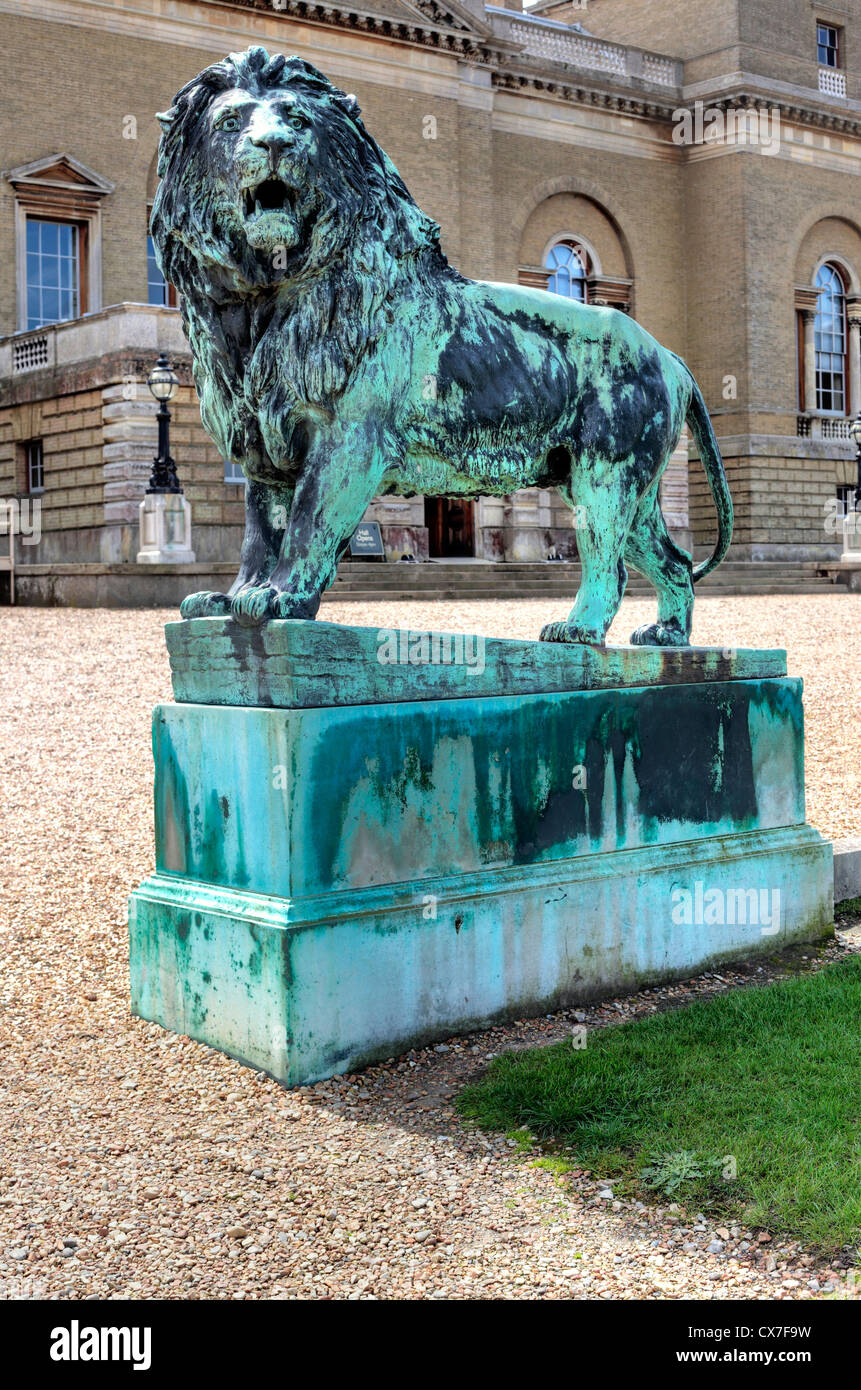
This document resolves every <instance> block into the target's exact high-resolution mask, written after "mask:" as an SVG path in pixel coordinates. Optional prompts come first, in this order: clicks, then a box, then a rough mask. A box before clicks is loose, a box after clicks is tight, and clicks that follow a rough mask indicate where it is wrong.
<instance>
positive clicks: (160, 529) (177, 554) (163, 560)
mask: <svg viewBox="0 0 861 1390" xmlns="http://www.w3.org/2000/svg"><path fill="white" fill-rule="evenodd" d="M138 513H139V516H140V547H141V548H140V550H139V551H138V553H137V563H138V564H139V565H193V564H194V551H193V550H192V548H191V504H190V503H189V502H188V501H187V500H186V498H185V497H184V496H183V495H182V493H181V492H148V493H147V494H146V496H145V497H144V500H143V501H142V502H141V504H140V507H139V508H138Z"/></svg>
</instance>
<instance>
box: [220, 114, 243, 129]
mask: <svg viewBox="0 0 861 1390" xmlns="http://www.w3.org/2000/svg"><path fill="white" fill-rule="evenodd" d="M218 129H219V130H238V129H239V117H238V116H225V117H224V119H223V120H221V121H219V123H218Z"/></svg>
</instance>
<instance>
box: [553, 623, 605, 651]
mask: <svg viewBox="0 0 861 1390" xmlns="http://www.w3.org/2000/svg"><path fill="white" fill-rule="evenodd" d="M538 640H539V642H570V643H579V644H580V645H581V646H590V647H603V645H604V641H603V638H601V637H599V636H598V635H597V634H596V633H594V632H587V631H586V629H585V628H582V627H577V626H576V625H573V624H571V623H547V624H546V625H545V626H544V627H543V628H542V629H541V635H540V637H539V638H538Z"/></svg>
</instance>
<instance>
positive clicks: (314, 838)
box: [130, 619, 833, 1085]
mask: <svg viewBox="0 0 861 1390" xmlns="http://www.w3.org/2000/svg"><path fill="white" fill-rule="evenodd" d="M395 636H396V638H400V634H395ZM405 636H406V638H407V639H409V634H405ZM378 638H379V634H377V633H376V632H374V630H372V629H361V628H358V629H354V628H339V627H337V626H336V625H333V624H322V623H317V624H315V623H303V622H275V623H270V624H268V625H267V626H266V627H265V628H263V629H261V630H248V629H244V628H237V627H236V626H234V625H233V624H232V623H229V622H227V621H226V620H224V619H197V620H195V621H193V622H190V623H182V624H172V625H169V628H168V645H169V647H170V650H171V662H172V668H173V676H174V689H175V693H176V695H177V697H178V698H179V699H180V700H181V701H182V703H179V704H176V705H168V706H160V707H159V708H157V709H156V711H155V715H154V723H153V728H154V735H153V745H154V752H155V763H156V786H155V804H156V873H155V875H154V876H153V877H152V878H149V879H147V880H146V881H145V882H144V883H143V884H142V885H141V887H140V888H139V889H138V890H137V891H136V892H135V893H134V894H133V895H132V899H131V905H130V941H131V987H132V1008H133V1011H134V1012H135V1013H137V1014H139V1015H140V1016H141V1017H144V1018H148V1019H153V1020H155V1021H157V1022H159V1023H161V1024H163V1025H164V1026H165V1027H168V1028H172V1029H176V1030H177V1031H180V1032H184V1033H187V1034H188V1035H189V1036H191V1037H194V1038H198V1039H199V1040H201V1041H203V1042H206V1043H209V1044H210V1045H211V1046H213V1047H218V1048H220V1049H222V1050H223V1051H225V1052H229V1053H230V1054H231V1055H233V1056H236V1057H239V1058H240V1059H242V1060H243V1061H246V1062H248V1063H249V1064H251V1065H253V1066H256V1067H260V1068H262V1069H264V1070H265V1071H267V1072H270V1073H271V1074H272V1075H273V1076H276V1077H278V1078H279V1080H281V1081H283V1082H284V1083H285V1084H287V1085H300V1084H304V1083H306V1082H310V1081H314V1080H319V1079H321V1078H322V1077H325V1076H330V1075H332V1074H334V1073H336V1072H343V1071H348V1070H352V1069H354V1068H356V1067H359V1066H362V1065H365V1064H367V1063H369V1062H372V1061H374V1060H377V1059H379V1058H385V1057H390V1056H392V1055H394V1054H396V1053H398V1052H400V1051H403V1050H405V1049H407V1048H409V1047H411V1046H415V1045H417V1044H419V1043H425V1042H427V1041H430V1040H433V1039H438V1038H443V1037H447V1036H449V1035H451V1034H452V1033H457V1032H464V1031H468V1030H470V1029H473V1028H478V1027H481V1026H483V1025H485V1024H487V1023H489V1022H491V1021H493V1020H495V1019H503V1018H510V1017H522V1016H523V1015H524V1014H529V1013H542V1012H547V1011H548V1010H551V1009H555V1008H558V1007H561V1006H564V1005H567V1004H571V1003H574V1002H576V1001H578V1000H582V999H587V998H589V997H592V996H595V995H600V994H603V993H615V992H617V991H619V990H624V989H630V988H635V987H636V986H638V985H641V984H642V983H643V982H645V981H659V980H665V979H671V978H674V977H677V976H683V975H689V974H690V973H691V972H692V971H695V970H698V969H702V968H703V967H705V966H707V965H709V964H715V963H718V962H720V961H725V960H729V959H732V958H737V957H740V956H750V955H756V954H758V953H762V952H772V951H774V950H776V949H779V948H781V947H782V946H784V945H786V944H788V943H789V942H792V941H807V940H812V939H814V938H816V937H818V936H821V935H823V934H825V933H827V932H829V931H830V930H831V929H832V928H831V923H832V918H833V901H832V891H833V877H832V875H833V869H832V851H831V846H830V845H829V844H827V843H826V842H824V841H823V840H822V839H821V837H820V836H819V835H818V834H817V832H816V831H815V830H813V829H811V828H810V827H809V826H807V825H806V824H805V821H804V767H803V718H802V708H801V686H800V682H799V681H797V680H791V679H787V678H786V676H785V674H784V673H785V659H784V655H783V653H780V652H749V651H742V650H732V651H729V650H723V651H722V650H718V649H671V650H661V649H657V648H650V649H643V648H608V649H607V650H605V651H604V650H597V649H594V648H593V649H584V648H565V647H553V646H547V645H546V644H538V643H534V642H502V641H498V642H489V641H488V642H487V643H486V644H485V646H484V648H483V652H482V661H481V665H480V669H479V667H478V665H476V664H475V663H473V664H472V665H471V666H470V665H469V664H468V662H464V661H461V663H460V664H457V663H454V664H449V665H440V664H439V663H434V662H433V660H432V659H431V660H430V661H428V659H427V657H425V660H424V661H423V662H420V663H419V664H417V665H413V664H411V661H410V659H409V654H410V652H411V651H412V650H413V648H412V646H411V643H410V641H409V640H406V641H405V642H404V643H403V644H402V643H401V642H400V640H396V641H395V643H394V646H393V647H391V648H390V649H389V650H390V655H394V656H395V657H396V658H397V656H398V654H399V653H400V652H401V651H402V650H403V651H404V652H406V653H407V658H408V659H407V660H406V662H403V663H401V662H399V661H397V660H396V661H395V663H394V664H387V663H381V662H380V660H379V659H378ZM471 640H472V641H473V642H474V641H475V639H471ZM418 650H419V651H421V650H422V649H421V648H419V649H418ZM434 650H435V648H434V645H433V644H431V646H430V648H429V652H430V653H431V655H432V653H433V651H434ZM443 650H445V648H444V646H443V645H442V643H440V645H439V651H440V652H442V651H443ZM472 650H473V651H475V650H477V648H475V647H473V648H472ZM362 697H364V703H362V702H360V701H361V700H362ZM225 698H226V699H228V700H229V701H230V702H231V703H228V704H223V703H221V704H216V703H214V702H215V701H216V700H223V699H225ZM203 701H206V702H207V703H202V702H203Z"/></svg>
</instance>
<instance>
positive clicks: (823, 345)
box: [814, 294, 846, 413]
mask: <svg viewBox="0 0 861 1390" xmlns="http://www.w3.org/2000/svg"><path fill="white" fill-rule="evenodd" d="M823 300H825V296H823ZM814 341H815V346H816V408H817V410H828V411H832V412H835V411H839V412H841V413H842V412H843V411H844V410H845V401H846V320H845V308H844V299H843V296H842V294H841V295H834V296H829V297H828V299H827V300H825V302H824V303H822V302H821V303H820V306H819V310H818V312H817V314H816V327H815V332H814Z"/></svg>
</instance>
